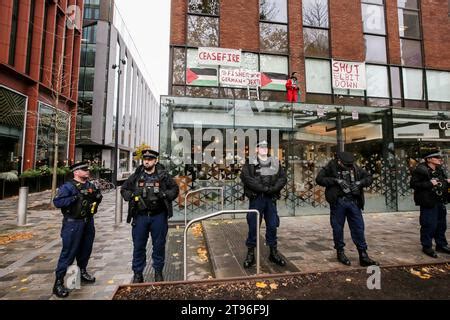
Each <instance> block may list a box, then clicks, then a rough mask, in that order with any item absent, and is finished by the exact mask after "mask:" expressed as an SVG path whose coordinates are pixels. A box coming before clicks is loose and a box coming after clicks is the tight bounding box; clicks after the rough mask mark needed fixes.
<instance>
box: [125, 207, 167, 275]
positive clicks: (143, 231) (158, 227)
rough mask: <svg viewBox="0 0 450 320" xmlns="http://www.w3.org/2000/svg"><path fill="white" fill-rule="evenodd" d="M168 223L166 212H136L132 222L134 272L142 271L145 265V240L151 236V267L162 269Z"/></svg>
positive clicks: (157, 269)
mask: <svg viewBox="0 0 450 320" xmlns="http://www.w3.org/2000/svg"><path fill="white" fill-rule="evenodd" d="M168 229H169V225H168V222H167V214H166V213H160V214H157V215H154V216H148V215H140V214H138V215H137V216H136V218H135V219H134V222H133V230H132V236H133V265H132V269H133V272H134V273H143V272H144V269H145V266H146V265H147V254H146V250H147V241H148V237H149V234H151V236H152V245H153V251H152V260H153V268H154V269H155V270H156V271H162V269H163V268H164V259H165V254H166V251H165V250H166V237H167V231H168Z"/></svg>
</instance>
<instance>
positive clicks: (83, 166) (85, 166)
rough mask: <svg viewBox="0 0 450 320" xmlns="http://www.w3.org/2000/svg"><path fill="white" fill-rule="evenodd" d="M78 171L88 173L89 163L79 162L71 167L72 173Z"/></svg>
mask: <svg viewBox="0 0 450 320" xmlns="http://www.w3.org/2000/svg"><path fill="white" fill-rule="evenodd" d="M77 170H83V171H88V170H89V162H87V161H82V162H77V163H75V164H73V165H71V166H70V171H72V172H75V171H77Z"/></svg>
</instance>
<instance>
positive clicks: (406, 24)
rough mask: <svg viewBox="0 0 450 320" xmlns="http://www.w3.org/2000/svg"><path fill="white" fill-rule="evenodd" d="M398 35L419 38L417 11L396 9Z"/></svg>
mask: <svg viewBox="0 0 450 320" xmlns="http://www.w3.org/2000/svg"><path fill="white" fill-rule="evenodd" d="M398 23H399V28H400V36H401V37H407V38H416V39H420V23H419V13H418V12H417V11H411V10H404V9H398Z"/></svg>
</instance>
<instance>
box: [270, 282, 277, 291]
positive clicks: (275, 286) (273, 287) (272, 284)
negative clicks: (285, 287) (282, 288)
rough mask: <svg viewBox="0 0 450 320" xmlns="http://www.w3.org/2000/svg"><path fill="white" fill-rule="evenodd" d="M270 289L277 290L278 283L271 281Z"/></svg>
mask: <svg viewBox="0 0 450 320" xmlns="http://www.w3.org/2000/svg"><path fill="white" fill-rule="evenodd" d="M270 289H272V290H277V289H278V285H277V284H276V283H271V284H270Z"/></svg>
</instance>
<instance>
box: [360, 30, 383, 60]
mask: <svg viewBox="0 0 450 320" xmlns="http://www.w3.org/2000/svg"><path fill="white" fill-rule="evenodd" d="M364 40H365V49H366V61H367V62H378V63H386V62H387V58H386V38H385V37H378V36H371V35H367V34H366V35H364Z"/></svg>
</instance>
